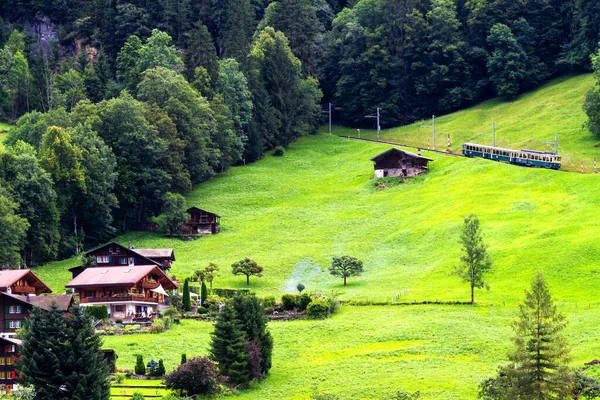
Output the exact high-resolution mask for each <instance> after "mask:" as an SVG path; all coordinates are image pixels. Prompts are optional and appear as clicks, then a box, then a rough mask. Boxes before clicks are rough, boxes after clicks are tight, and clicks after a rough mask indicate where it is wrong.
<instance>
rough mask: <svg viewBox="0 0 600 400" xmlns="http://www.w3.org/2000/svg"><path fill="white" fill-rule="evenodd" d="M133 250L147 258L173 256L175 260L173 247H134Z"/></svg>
mask: <svg viewBox="0 0 600 400" xmlns="http://www.w3.org/2000/svg"><path fill="white" fill-rule="evenodd" d="M132 251H135V252H136V253H138V254H140V255H141V256H143V257H146V258H171V259H172V260H173V261H175V252H174V251H173V249H134V250H132Z"/></svg>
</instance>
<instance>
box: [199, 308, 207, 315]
mask: <svg viewBox="0 0 600 400" xmlns="http://www.w3.org/2000/svg"><path fill="white" fill-rule="evenodd" d="M198 314H203V315H204V314H208V310H207V309H206V308H204V307H198Z"/></svg>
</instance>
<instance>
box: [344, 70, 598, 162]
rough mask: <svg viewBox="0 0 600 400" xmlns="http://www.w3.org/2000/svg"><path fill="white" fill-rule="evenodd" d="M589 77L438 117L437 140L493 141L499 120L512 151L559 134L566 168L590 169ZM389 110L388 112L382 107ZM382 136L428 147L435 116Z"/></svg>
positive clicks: (455, 143)
mask: <svg viewBox="0 0 600 400" xmlns="http://www.w3.org/2000/svg"><path fill="white" fill-rule="evenodd" d="M593 83H594V79H593V77H592V76H591V75H589V74H588V75H578V76H565V77H562V78H558V79H555V80H553V81H550V82H549V83H547V84H545V85H543V86H541V87H540V88H538V89H536V90H533V91H531V92H529V93H525V94H523V95H521V96H519V97H517V98H516V99H514V100H510V101H507V100H505V99H500V98H498V99H493V100H489V101H486V102H483V103H481V104H478V105H476V106H474V107H471V108H468V109H465V110H463V111H459V112H455V113H453V114H449V115H445V116H440V117H438V118H436V119H435V144H436V148H437V149H438V150H446V147H447V137H448V134H450V135H451V139H452V146H451V148H450V150H451V151H453V152H460V151H461V149H462V144H463V142H474V143H481V144H488V145H491V144H492V133H491V132H492V122H495V123H496V145H497V146H501V147H507V148H513V149H525V148H527V149H534V150H543V151H551V150H552V147H550V146H549V145H548V144H546V143H544V142H551V141H553V140H554V134H555V133H558V135H559V138H558V140H559V146H560V149H559V152H560V154H561V155H562V156H563V168H565V169H568V170H577V171H579V163H580V161H581V160H583V161H584V164H585V169H586V171H587V172H591V171H592V170H593V157H594V156H600V150H599V149H598V148H596V147H594V144H596V143H597V142H598V141H599V139H598V138H597V137H594V136H593V135H591V134H590V133H589V131H588V130H587V128H585V123H586V120H587V119H586V116H585V113H584V112H583V110H582V108H581V105H582V104H583V101H584V98H585V93H586V92H587V91H588V90H589V88H590V87H591V86H592V85H593ZM382 112H383V113H385V110H383V111H382ZM335 133H336V134H339V135H350V136H356V135H357V131H356V129H350V128H341V127H336V129H335ZM361 136H362V137H367V138H371V139H375V138H377V132H376V131H374V130H361ZM381 139H382V140H387V141H393V142H397V143H403V144H407V145H411V146H419V147H427V140H428V139H431V119H429V120H426V121H419V122H416V123H414V124H411V125H407V126H403V127H399V128H393V129H386V130H382V131H381Z"/></svg>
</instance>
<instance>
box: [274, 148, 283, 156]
mask: <svg viewBox="0 0 600 400" xmlns="http://www.w3.org/2000/svg"><path fill="white" fill-rule="evenodd" d="M284 154H285V149H284V148H283V146H277V147H275V149H274V150H273V155H274V156H275V157H281V156H283V155H284Z"/></svg>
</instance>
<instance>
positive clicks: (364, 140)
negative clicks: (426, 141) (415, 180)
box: [340, 136, 465, 157]
mask: <svg viewBox="0 0 600 400" xmlns="http://www.w3.org/2000/svg"><path fill="white" fill-rule="evenodd" d="M340 137H343V138H346V139H348V140H359V141H361V142H372V143H381V144H391V145H393V146H402V147H408V148H411V149H417V150H423V151H431V152H432V153H438V154H443V155H445V156H453V157H465V156H463V155H462V154H457V153H451V152H449V151H441V150H431V149H428V148H426V147H417V146H412V145H410V144H404V143H396V142H386V141H384V140H376V139H363V138H357V137H353V136H340Z"/></svg>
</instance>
